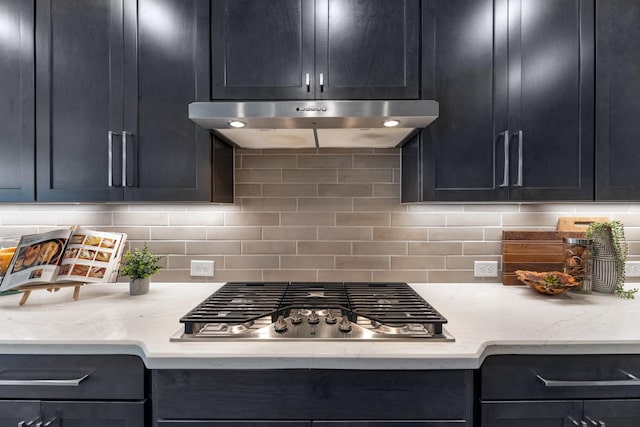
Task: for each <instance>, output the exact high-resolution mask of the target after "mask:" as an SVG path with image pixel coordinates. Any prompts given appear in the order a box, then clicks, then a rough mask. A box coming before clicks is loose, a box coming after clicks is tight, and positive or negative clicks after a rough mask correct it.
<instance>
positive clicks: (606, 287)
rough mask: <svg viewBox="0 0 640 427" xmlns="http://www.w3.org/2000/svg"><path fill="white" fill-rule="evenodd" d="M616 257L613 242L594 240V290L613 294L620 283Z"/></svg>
mask: <svg viewBox="0 0 640 427" xmlns="http://www.w3.org/2000/svg"><path fill="white" fill-rule="evenodd" d="M616 264H617V263H616V255H615V251H614V249H613V243H612V242H611V240H608V239H607V240H602V239H598V238H595V239H593V276H592V279H593V281H592V289H593V290H594V291H596V292H603V293H607V294H612V293H613V292H614V291H615V289H616V284H617V283H618V269H617V267H616Z"/></svg>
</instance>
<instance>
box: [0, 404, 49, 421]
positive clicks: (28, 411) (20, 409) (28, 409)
mask: <svg viewBox="0 0 640 427" xmlns="http://www.w3.org/2000/svg"><path fill="white" fill-rule="evenodd" d="M39 415H40V402H38V401H34V400H0V426H12V427H13V426H17V425H20V423H21V422H23V421H24V422H25V423H28V422H31V421H33V422H34V423H33V424H32V425H33V426H35V422H37V421H38V420H39V418H38V417H39Z"/></svg>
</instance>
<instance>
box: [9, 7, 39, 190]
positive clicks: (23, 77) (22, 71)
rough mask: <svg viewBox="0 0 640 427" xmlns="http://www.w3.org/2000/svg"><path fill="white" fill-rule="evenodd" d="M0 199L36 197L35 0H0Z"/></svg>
mask: <svg viewBox="0 0 640 427" xmlns="http://www.w3.org/2000/svg"><path fill="white" fill-rule="evenodd" d="M0 25H1V26H2V31H1V32H0V76H2V78H0V99H1V100H2V101H1V102H0V129H2V131H1V132H0V202H13V201H16V202H17V201H33V200H34V198H35V191H34V188H35V175H34V162H35V157H34V138H35V133H34V126H35V124H34V123H35V122H34V114H35V110H34V102H35V99H34V84H33V75H34V60H33V53H34V45H33V0H0Z"/></svg>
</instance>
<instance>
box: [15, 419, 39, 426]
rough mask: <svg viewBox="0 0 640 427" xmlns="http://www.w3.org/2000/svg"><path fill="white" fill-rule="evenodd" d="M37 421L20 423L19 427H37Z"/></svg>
mask: <svg viewBox="0 0 640 427" xmlns="http://www.w3.org/2000/svg"><path fill="white" fill-rule="evenodd" d="M35 422H36V420H31V421H20V422H19V423H18V427H31V426H32V425H36V426H37V424H35Z"/></svg>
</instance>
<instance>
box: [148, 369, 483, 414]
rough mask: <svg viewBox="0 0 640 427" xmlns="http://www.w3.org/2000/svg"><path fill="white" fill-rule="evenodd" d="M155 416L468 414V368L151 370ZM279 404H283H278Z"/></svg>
mask: <svg viewBox="0 0 640 427" xmlns="http://www.w3.org/2000/svg"><path fill="white" fill-rule="evenodd" d="M152 387H153V388H152V395H153V406H154V413H155V414H156V416H157V417H158V418H160V419H200V420H205V419H225V420H246V419H256V420H350V419H351V420H353V419H359V420H363V421H364V420H384V419H392V420H419V419H424V420H440V419H446V420H458V421H459V422H464V421H465V420H470V419H471V413H472V411H471V407H472V404H473V372H472V371H463V370H460V371H449V370H437V371H409V370H406V371H405V370H401V371H367V370H322V369H310V370H304V369H303V370H297V369H290V370H277V369H274V370H159V371H152ZM283 402H285V403H283Z"/></svg>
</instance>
